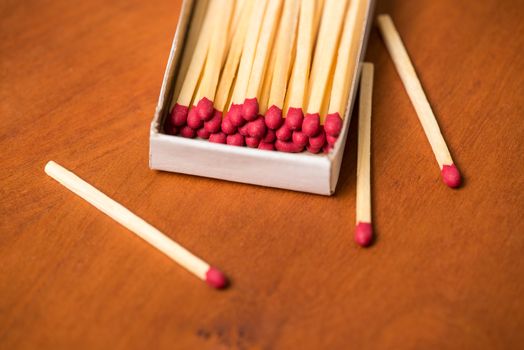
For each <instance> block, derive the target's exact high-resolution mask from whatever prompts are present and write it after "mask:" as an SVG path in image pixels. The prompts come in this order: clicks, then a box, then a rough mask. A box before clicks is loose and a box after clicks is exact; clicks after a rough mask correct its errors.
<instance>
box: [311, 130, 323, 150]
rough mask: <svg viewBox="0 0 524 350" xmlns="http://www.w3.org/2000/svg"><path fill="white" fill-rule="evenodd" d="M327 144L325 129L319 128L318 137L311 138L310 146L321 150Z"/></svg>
mask: <svg viewBox="0 0 524 350" xmlns="http://www.w3.org/2000/svg"><path fill="white" fill-rule="evenodd" d="M325 143H326V133H325V132H324V129H323V128H322V127H320V128H319V132H317V135H316V136H313V137H309V145H310V146H311V147H312V148H315V149H317V148H318V149H320V148H322V147H324V144H325Z"/></svg>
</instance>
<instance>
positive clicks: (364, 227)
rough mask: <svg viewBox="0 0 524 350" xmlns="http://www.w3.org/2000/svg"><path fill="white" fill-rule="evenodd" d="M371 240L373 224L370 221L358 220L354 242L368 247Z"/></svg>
mask: <svg viewBox="0 0 524 350" xmlns="http://www.w3.org/2000/svg"><path fill="white" fill-rule="evenodd" d="M372 241H373V226H371V223H370V222H359V223H358V224H357V228H356V230H355V242H357V244H358V245H359V246H361V247H368V246H369V245H370V244H371V242H372Z"/></svg>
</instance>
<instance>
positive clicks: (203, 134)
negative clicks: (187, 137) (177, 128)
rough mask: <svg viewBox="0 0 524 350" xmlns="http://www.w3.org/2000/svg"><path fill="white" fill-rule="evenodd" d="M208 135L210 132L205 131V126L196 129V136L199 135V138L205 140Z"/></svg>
mask: <svg viewBox="0 0 524 350" xmlns="http://www.w3.org/2000/svg"><path fill="white" fill-rule="evenodd" d="M210 135H211V133H210V132H209V131H207V130H206V128H200V129H198V130H197V136H198V137H200V138H201V139H205V140H207V139H208V138H209V136H210Z"/></svg>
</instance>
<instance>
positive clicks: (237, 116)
mask: <svg viewBox="0 0 524 350" xmlns="http://www.w3.org/2000/svg"><path fill="white" fill-rule="evenodd" d="M226 116H227V118H229V120H230V121H231V123H232V124H233V125H234V126H236V127H240V126H242V125H244V124H245V122H246V120H245V119H244V117H242V105H236V104H232V105H231V107H230V108H229V111H228V112H227V114H226Z"/></svg>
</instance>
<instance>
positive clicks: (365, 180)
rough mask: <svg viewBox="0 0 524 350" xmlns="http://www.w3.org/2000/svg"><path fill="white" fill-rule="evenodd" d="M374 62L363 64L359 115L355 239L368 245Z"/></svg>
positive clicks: (370, 229)
mask: <svg viewBox="0 0 524 350" xmlns="http://www.w3.org/2000/svg"><path fill="white" fill-rule="evenodd" d="M372 96H373V64H371V63H364V64H362V73H361V77H360V109H359V116H358V160H357V204H356V209H357V213H356V221H357V227H356V231H355V241H356V242H357V244H359V245H361V246H362V247H367V246H368V245H370V244H371V242H372V241H373V226H372V224H371V184H370V182H371V181H370V180H371V159H370V158H371V104H372Z"/></svg>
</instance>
